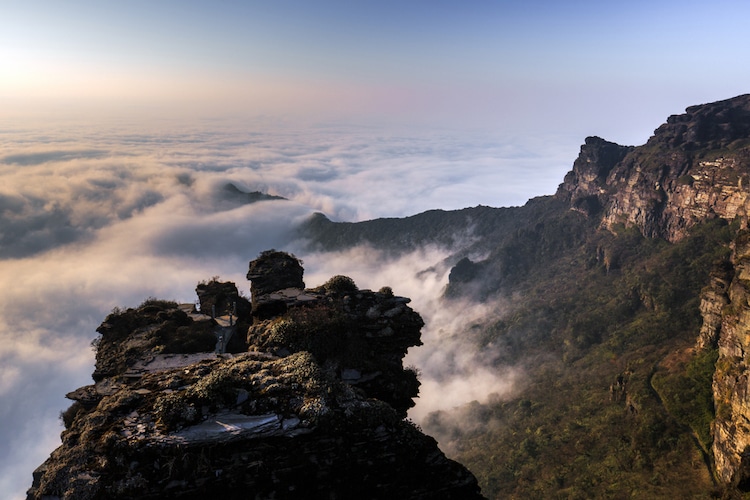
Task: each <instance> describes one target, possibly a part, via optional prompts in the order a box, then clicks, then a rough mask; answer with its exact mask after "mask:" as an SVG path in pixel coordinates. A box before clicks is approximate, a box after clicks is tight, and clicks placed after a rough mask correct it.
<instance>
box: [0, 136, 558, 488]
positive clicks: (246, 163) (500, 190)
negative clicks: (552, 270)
mask: <svg viewBox="0 0 750 500" xmlns="http://www.w3.org/2000/svg"><path fill="white" fill-rule="evenodd" d="M261 125H262V126H261ZM0 133H1V134H2V137H3V141H2V142H0V290H1V291H0V421H2V422H3V426H2V427H3V428H2V429H0V450H3V451H2V454H0V471H2V472H0V491H3V492H9V495H10V498H17V497H18V498H20V497H22V495H23V492H24V491H25V489H26V488H27V487H28V486H29V485H30V481H31V471H32V470H33V469H34V467H36V466H37V465H39V464H40V463H41V462H42V461H43V460H44V459H45V458H46V456H47V455H48V454H49V453H50V451H51V450H52V449H53V448H54V447H55V446H56V445H57V444H58V443H59V437H58V436H59V433H60V431H61V425H60V423H59V421H58V414H59V412H60V411H61V410H63V409H65V408H66V407H67V406H68V402H67V401H66V400H64V399H63V397H62V396H63V395H64V394H65V393H66V392H69V391H71V390H73V389H75V388H77V387H79V386H81V385H85V384H88V383H90V381H91V379H90V374H91V372H92V371H93V352H92V350H91V349H90V347H89V345H90V342H91V341H92V340H93V339H94V338H95V337H96V333H95V328H96V326H97V325H98V324H99V323H100V322H101V321H102V320H103V319H104V317H105V316H106V314H107V313H108V312H109V311H110V310H111V309H112V308H113V307H116V306H117V307H128V306H135V305H137V304H139V303H140V302H141V301H143V300H144V299H145V298H147V297H149V296H157V297H161V298H167V299H174V300H178V301H184V302H192V301H194V299H195V297H194V293H193V289H194V287H195V285H196V283H197V282H198V281H200V280H202V279H206V278H209V277H211V276H215V275H219V276H221V277H222V278H223V279H231V280H233V281H235V282H236V283H237V284H238V286H239V288H240V289H245V290H247V286H248V285H247V283H246V280H245V278H244V273H245V270H246V266H247V262H248V261H249V260H251V259H253V258H255V257H256V256H257V255H258V254H259V253H260V252H261V251H263V250H266V249H268V248H278V249H287V250H291V251H295V253H297V255H298V256H300V257H302V258H303V259H304V260H305V267H306V271H307V277H306V281H307V283H308V285H309V286H314V285H317V284H321V283H323V282H324V281H325V280H327V279H328V278H329V277H330V276H332V275H334V274H348V275H350V276H351V277H352V278H354V279H355V281H356V282H357V284H358V285H359V286H360V287H362V288H374V289H377V288H380V287H381V286H385V285H388V286H391V287H392V288H393V289H394V291H395V292H396V293H397V294H400V295H404V296H409V297H412V298H413V299H414V301H413V304H412V305H413V306H414V308H415V309H416V310H417V311H418V312H420V313H421V314H422V315H423V316H424V317H425V319H426V321H427V327H426V328H425V332H424V340H425V346H424V347H423V348H421V349H418V350H415V351H414V352H413V353H410V355H409V359H408V362H409V363H412V364H414V365H416V366H417V368H419V369H420V370H421V371H422V381H423V387H422V396H421V399H420V402H419V405H418V406H417V408H416V409H415V410H414V414H413V417H414V418H417V419H418V418H421V416H423V415H424V414H425V413H426V412H428V411H430V410H433V409H439V408H441V409H445V408H450V407H452V406H455V405H459V404H462V403H465V402H468V401H471V400H474V399H479V400H481V399H482V398H484V397H486V396H487V395H488V394H490V393H498V394H502V393H504V392H507V391H508V390H509V389H510V387H511V386H512V382H513V376H514V374H513V373H512V372H503V373H502V374H500V375H497V374H496V373H495V372H494V371H493V368H492V366H493V359H492V356H491V355H487V356H485V357H484V358H480V357H477V356H476V353H474V352H473V351H471V350H470V349H465V348H463V347H462V343H461V339H460V335H459V333H460V330H461V328H462V325H463V324H464V323H465V322H466V321H467V320H471V316H473V315H476V316H481V315H482V314H484V313H485V312H486V311H484V310H480V309H476V310H471V309H468V308H466V307H463V308H462V311H463V312H462V314H463V316H461V315H459V314H458V313H457V312H456V311H451V310H450V309H448V308H446V306H445V305H442V304H440V303H439V301H438V300H437V297H438V296H439V294H440V292H441V290H442V287H443V286H444V285H445V280H446V279H447V278H446V274H445V272H446V270H444V271H443V272H441V273H435V274H432V275H430V274H426V275H421V276H420V277H419V278H417V277H416V276H417V272H419V271H421V270H423V269H425V268H426V267H429V266H430V265H432V264H435V263H437V262H440V261H441V260H442V259H443V258H444V256H445V255H446V254H445V249H423V250H422V251H421V252H418V253H416V254H413V255H409V256H405V257H403V258H402V259H400V260H398V261H390V262H388V261H385V260H384V259H383V257H382V256H381V255H380V254H378V253H377V252H374V251H372V250H368V249H353V250H351V251H349V252H345V253H340V254H333V255H331V254H328V255H306V254H304V252H302V250H300V249H301V248H302V246H301V245H298V244H297V242H295V240H294V239H295V235H294V227H295V226H296V225H297V224H298V223H299V222H300V221H301V220H303V219H304V218H305V217H307V216H308V215H309V214H311V213H312V212H314V211H322V212H324V213H326V214H327V215H329V216H330V217H331V218H333V219H339V220H363V219H368V218H374V217H382V216H405V215H411V214H414V213H418V212H420V211H423V210H426V209H431V208H445V209H452V208H461V207H464V206H473V205H477V204H487V205H495V206H502V205H511V204H519V203H522V202H523V201H525V199H526V198H528V197H529V196H532V195H536V194H545V193H550V192H552V190H554V187H555V186H556V184H557V182H559V180H560V179H561V178H562V173H563V172H564V170H565V166H564V162H563V160H562V159H561V156H563V154H564V151H563V152H560V151H561V150H560V149H555V148H554V147H551V146H550V145H549V144H551V143H548V149H539V150H538V151H534V148H535V147H536V146H537V145H534V144H528V145H527V146H526V147H525V148H524V147H519V146H509V145H508V141H502V140H500V139H498V138H492V137H491V136H488V135H486V134H484V135H476V136H471V135H465V136H461V135H459V134H451V133H449V132H447V131H439V132H432V133H424V134H422V135H410V136H405V135H399V134H398V133H395V132H394V131H387V130H380V129H346V130H345V129H343V128H341V127H334V126H328V127H318V128H304V129H303V128H294V127H291V126H289V125H287V124H283V123H281V124H280V123H274V124H271V125H270V126H269V124H268V123H263V124H260V125H259V124H258V123H255V124H248V123H228V122H211V123H205V124H204V125H203V126H201V127H197V126H184V125H177V124H168V123H167V124H165V123H158V124H156V125H151V126H149V127H144V126H143V124H140V123H133V124H129V123H99V124H96V126H94V125H91V124H88V123H83V122H82V123H78V124H75V123H73V124H70V123H68V124H65V126H62V125H60V126H58V125H56V124H54V123H45V124H44V125H40V124H33V126H32V125H25V126H22V125H18V124H13V125H10V124H5V125H3V126H1V127H0ZM563 150H564V148H563ZM568 159H569V158H568ZM228 185H233V186H235V187H236V188H238V189H239V190H240V191H244V192H252V191H262V192H265V193H268V194H272V195H277V196H282V197H284V198H287V199H288V201H279V200H272V201H260V202H256V203H251V204H247V203H245V202H244V201H245V200H243V199H242V198H243V197H242V196H241V195H240V196H238V195H237V194H236V192H235V193H234V195H232V194H231V193H229V192H228V191H227V186H228ZM467 314H468V316H467Z"/></svg>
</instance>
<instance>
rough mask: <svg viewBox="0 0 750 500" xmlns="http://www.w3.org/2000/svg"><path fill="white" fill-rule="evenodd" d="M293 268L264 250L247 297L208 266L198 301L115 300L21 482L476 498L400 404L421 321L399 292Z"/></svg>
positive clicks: (227, 492) (410, 394)
mask: <svg viewBox="0 0 750 500" xmlns="http://www.w3.org/2000/svg"><path fill="white" fill-rule="evenodd" d="M302 277H303V269H302V266H301V264H300V261H299V260H298V259H296V258H295V257H294V256H292V255H290V254H287V253H283V252H277V251H273V250H271V251H267V252H263V253H262V254H261V255H260V256H259V258H258V259H257V260H254V261H252V262H250V268H249V271H248V279H250V280H251V282H252V285H251V292H252V303H250V302H249V301H248V300H247V299H245V298H244V297H243V296H242V295H240V294H239V293H238V291H237V288H236V286H235V285H234V284H233V283H227V282H219V281H216V280H212V281H210V282H208V283H201V284H199V285H198V287H197V289H196V292H197V293H198V298H199V302H200V311H197V310H195V308H194V307H193V305H192V304H185V305H181V304H177V303H175V302H169V301H163V300H156V299H149V300H147V301H146V302H144V303H143V304H142V305H141V306H139V307H138V308H135V309H127V310H124V311H123V310H116V311H113V312H112V314H110V315H109V316H108V317H107V318H106V320H105V321H104V323H102V325H101V326H100V327H99V328H98V330H97V331H98V332H99V333H100V334H101V336H100V337H99V338H98V339H97V340H96V342H95V344H94V345H95V348H96V369H95V371H94V374H93V378H94V381H95V384H93V385H89V386H85V387H81V388H80V389H78V390H76V391H74V392H71V393H69V394H68V395H67V397H68V398H70V399H72V400H73V401H74V403H73V404H72V406H71V407H70V408H69V409H67V410H66V411H65V412H64V413H63V414H62V419H63V421H64V424H65V430H64V431H63V433H62V445H61V446H60V447H59V448H58V449H57V450H55V451H54V452H53V453H52V455H51V456H50V458H49V459H48V460H47V461H46V462H45V463H44V464H42V465H41V466H40V467H39V468H38V469H37V470H36V471H35V472H34V475H33V476H34V477H33V485H32V487H31V489H30V490H29V492H28V498H29V499H54V498H59V499H71V500H72V499H76V500H79V499H100V498H101V499H113V498H122V499H126V498H127V499H165V498H180V499H206V498H228V499H231V498H300V499H308V498H321V499H322V498H326V499H329V498H342V499H343V498H387V499H397V498H398V499H400V498H416V499H425V500H427V499H433V498H445V499H453V498H455V499H472V498H477V499H479V498H483V497H482V496H481V495H480V493H479V487H478V485H477V480H476V478H475V477H474V476H473V475H472V474H471V473H470V472H468V471H467V470H466V469H465V468H464V467H463V466H461V465H459V464H458V463H456V462H454V461H452V460H449V459H447V458H446V457H445V455H443V453H442V452H441V451H440V450H439V449H438V447H437V443H436V442H435V440H434V439H432V438H430V437H428V436H426V435H424V434H423V433H422V432H421V431H420V430H419V429H418V428H417V427H416V426H414V425H413V424H412V423H411V422H409V421H408V420H405V416H406V410H407V409H408V408H410V407H412V406H413V405H414V403H413V398H414V397H415V396H416V395H417V393H418V389H419V382H418V380H417V376H416V373H415V372H414V371H413V370H411V369H404V367H403V364H402V359H403V357H404V355H405V354H406V350H407V349H408V348H409V347H412V346H417V345H420V344H421V342H420V330H421V327H422V326H423V322H422V319H421V318H420V316H419V314H417V313H416V312H414V311H413V310H412V309H411V308H410V307H409V306H408V305H407V304H408V303H409V299H407V298H404V297H398V296H395V295H394V294H393V292H392V291H391V289H390V288H388V287H385V288H383V289H381V290H380V291H378V292H373V291H370V290H359V289H358V288H357V287H356V285H355V284H354V282H353V281H352V280H351V279H350V278H347V277H345V276H335V277H333V278H331V279H330V280H329V281H328V282H327V283H325V284H324V285H322V286H320V287H318V288H314V289H305V284H304V282H303V279H302Z"/></svg>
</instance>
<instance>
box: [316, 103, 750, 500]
mask: <svg viewBox="0 0 750 500" xmlns="http://www.w3.org/2000/svg"><path fill="white" fill-rule="evenodd" d="M749 183H750V95H742V96H738V97H735V98H732V99H728V100H724V101H719V102H714V103H709V104H703V105H698V106H691V107H689V108H687V110H686V112H685V113H683V114H680V115H674V116H671V117H669V118H668V119H667V121H666V123H664V124H663V125H661V126H659V127H658V128H657V129H656V130H655V132H654V134H653V136H652V137H651V138H650V139H649V140H648V142H647V143H646V144H644V145H641V146H637V147H634V146H621V145H618V144H615V143H612V142H609V141H606V140H604V139H601V138H598V137H589V138H587V139H586V140H585V143H584V145H583V146H582V147H581V151H580V154H579V156H578V158H577V159H576V160H575V162H574V164H573V168H572V170H571V171H570V172H569V173H568V174H567V175H566V176H565V179H564V181H563V183H562V184H561V185H560V187H559V189H558V191H557V193H556V194H555V195H554V196H551V197H540V198H536V199H533V200H530V201H529V203H527V204H526V205H525V206H522V207H513V208H508V209H494V208H490V207H476V208H472V209H464V210H461V211H454V212H445V213H437V212H426V213H424V214H419V215H416V216H413V217H409V218H405V219H395V220H390V219H380V220H376V221H368V222H363V223H356V224H337V223H333V222H331V221H328V220H327V219H325V217H323V216H317V217H315V218H313V219H312V220H311V221H310V223H309V224H308V225H307V226H306V227H305V231H304V235H305V236H307V237H308V238H310V239H311V240H312V242H313V244H314V245H315V246H316V247H322V248H331V249H335V248H340V247H342V246H347V245H355V244H360V243H366V244H368V245H372V246H375V247H379V248H384V249H386V250H388V251H396V252H398V251H408V250H410V249H412V248H415V247H417V246H419V245H420V244H424V243H425V242H427V243H429V242H437V243H439V244H442V245H445V246H446V247H450V248H452V249H453V252H452V254H451V255H450V256H449V257H448V258H447V259H446V261H445V263H444V264H445V265H447V266H449V267H451V268H452V270H451V272H450V273H449V276H450V277H449V284H448V287H447V288H446V293H445V296H446V297H448V298H459V299H461V300H465V299H467V298H470V299H474V300H480V301H494V300H496V299H498V298H499V299H500V300H501V303H502V304H503V311H504V315H503V317H502V318H501V319H499V320H497V321H492V320H488V321H487V323H486V324H483V325H479V326H476V327H475V328H474V331H475V335H474V336H469V335H467V339H468V338H471V341H472V342H474V343H476V344H477V345H478V346H479V347H480V348H481V349H487V350H493V352H496V356H497V358H498V359H501V358H502V359H504V360H506V362H507V363H510V364H513V363H518V364H522V365H524V366H526V368H527V375H528V380H529V381H532V382H529V383H530V386H529V387H527V389H526V392H525V393H524V396H523V397H524V398H526V400H518V401H512V402H508V403H497V404H494V405H492V404H489V405H486V406H479V407H478V408H479V409H477V408H474V409H473V410H472V412H473V413H475V414H481V415H483V416H482V418H483V419H497V420H499V421H502V422H504V423H505V424H504V425H506V426H507V428H508V429H514V427H513V426H514V425H516V426H517V428H520V429H526V430H527V431H528V429H533V428H534V427H533V425H537V426H538V428H537V432H539V433H540V435H541V437H539V436H537V438H535V439H534V440H533V446H531V447H530V448H529V450H527V451H526V452H524V446H530V445H529V442H528V440H529V439H530V437H528V436H527V437H526V438H520V437H518V436H520V435H523V434H522V433H520V432H516V431H514V430H509V431H507V432H506V431H504V430H502V429H501V428H500V427H495V428H493V429H492V430H487V431H482V432H477V433H472V432H465V431H463V430H462V429H460V428H457V427H455V426H453V427H451V426H450V425H446V424H443V423H440V424H439V425H438V424H436V425H434V426H433V427H432V429H431V431H433V429H434V431H435V432H438V431H440V432H445V433H446V435H449V436H460V440H462V443H468V442H471V441H472V440H473V441H474V442H475V443H477V444H475V445H466V444H462V445H461V446H459V448H463V451H459V452H458V456H461V459H462V461H465V463H467V464H470V465H471V467H472V470H474V471H477V474H478V475H479V476H480V477H483V478H485V479H484V480H485V482H484V483H483V486H484V487H485V488H487V490H486V491H487V492H488V494H490V495H493V494H494V495H497V496H500V497H503V496H516V497H519V498H521V497H529V496H543V495H542V492H544V494H546V495H547V496H549V492H550V491H557V492H559V493H560V495H561V496H566V495H570V496H572V497H575V496H576V494H577V495H580V496H581V497H600V496H609V495H612V494H613V493H612V491H610V490H607V489H606V486H605V485H607V484H610V485H615V484H618V485H620V486H621V487H622V485H624V484H630V485H631V487H632V488H633V489H639V491H641V492H643V491H646V490H648V488H652V489H651V490H648V493H643V495H644V496H645V497H650V498H661V497H669V496H670V495H671V497H674V491H675V489H676V488H680V487H681V486H680V483H681V482H683V483H684V482H685V481H686V479H685V478H686V477H687V476H690V477H691V478H692V479H694V480H696V483H695V487H696V488H700V489H701V491H709V490H710V488H712V487H713V486H711V485H714V486H716V487H717V488H719V489H720V490H721V491H722V493H716V492H714V493H716V494H717V495H721V494H724V493H726V492H729V493H726V494H728V495H730V496H731V495H733V494H734V493H732V492H736V490H737V488H739V490H740V491H745V490H750V459H749V458H748V457H750V425H748V422H750V405H748V404H747V399H748V394H750V372H748V366H750V354H748V347H750V312H749V311H750V306H748V304H750V293H748V288H749V287H750V281H749V280H750V271H748V265H747V262H748V259H749V258H750V244H748V240H749V239H750V238H749V237H748V235H747V228H748V213H749V212H750V185H749ZM644 236H645V238H644ZM667 242H668V243H667ZM730 248H731V250H730ZM701 289H702V290H701ZM490 303H491V302H490ZM696 337H697V338H698V340H697V341H695V338H696ZM498 346H500V347H498ZM717 357H718V360H716V358H717ZM527 358H533V359H534V362H533V365H534V368H528V365H529V363H525V364H524V362H525V359H527ZM541 359H544V360H545V361H540V360H541ZM605 360H606V361H605ZM714 361H715V363H714ZM555 363H561V364H562V365H564V366H565V368H564V369H559V368H558V366H557V365H556V364H555ZM550 373H556V375H555V376H554V377H551V376H550V375H549V374H550ZM625 374H627V375H625ZM597 378H598V379H603V380H606V379H608V378H609V379H610V382H608V383H607V384H599V385H597V384H596V383H595V382H592V383H591V384H590V385H589V384H588V383H587V382H585V381H584V380H596V379H597ZM533 380H539V381H540V382H539V385H538V386H534V385H533V384H534V382H533ZM711 380H712V383H711ZM542 381H543V382H542ZM612 381H614V383H613V382H612ZM565 384H567V385H566V387H567V390H568V391H570V392H569V393H568V394H569V396H568V397H567V398H565V400H564V401H562V402H558V401H557V399H558V391H557V389H555V388H556V387H559V386H563V385H565ZM612 384H614V385H612ZM608 387H609V388H610V389H611V388H612V387H622V388H625V387H626V388H627V397H623V398H622V401H627V403H626V404H625V407H626V409H625V411H626V413H625V414H624V415H625V416H622V415H619V414H617V413H616V412H614V410H612V412H613V413H611V414H609V413H607V411H610V410H611V409H610V408H607V407H606V406H605V407H604V408H603V407H602V406H599V405H596V404H594V403H590V402H591V401H595V400H596V398H597V397H601V396H602V394H606V392H607V390H608ZM615 399H617V398H615ZM570 401H575V404H574V405H572V406H571V405H570V404H569V403H570ZM530 402H533V405H536V406H535V407H537V408H539V410H538V412H537V413H536V414H529V413H526V412H524V411H521V409H522V408H527V406H523V405H529V404H532V403H530ZM712 403H713V404H712ZM556 404H559V405H560V407H559V408H557V407H556V406H555V405H556ZM587 405H589V406H587ZM581 408H586V411H582V410H581ZM576 409H578V410H576ZM576 411H580V413H579V414H578V416H576ZM598 412H601V414H599V415H597V416H596V417H593V416H592V415H594V414H597V413H598ZM517 415H521V416H518V417H517ZM590 416H591V418H589V417H590ZM451 418H453V417H451ZM451 418H446V421H448V422H450V421H451ZM460 418H463V417H460ZM433 422H438V423H439V422H441V419H440V418H435V419H434V420H433ZM530 422H534V423H535V424H532V423H530ZM561 426H562V427H564V429H563V430H562V431H559V432H550V433H549V434H544V432H543V431H544V430H546V429H549V428H555V429H558V430H559V429H560V428H561ZM446 427H447V428H448V430H446ZM498 429H501V430H498ZM603 429H606V431H604V430H603ZM578 430H581V434H580V435H579V434H577V432H578ZM572 436H575V437H572ZM591 436H596V438H595V439H593V438H591ZM453 439H459V438H455V437H453ZM587 440H588V441H587ZM691 440H692V443H693V444H692V445H691V446H687V445H685V443H686V442H688V441H691ZM489 442H494V443H500V444H497V445H496V446H502V447H504V448H503V449H505V450H507V449H511V450H513V451H512V453H511V455H506V456H505V457H506V458H503V459H500V458H498V457H499V456H500V450H499V449H495V448H493V447H492V445H487V443H489ZM583 442H588V445H587V446H585V447H583V446H581V449H570V447H571V443H577V446H578V445H579V444H580V443H583ZM485 448H487V450H488V451H487V452H484V451H483V450H484V449H485ZM566 453H568V455H567V456H566ZM691 454H695V456H694V457H693V456H692V455H691ZM548 456H554V459H551V460H547V459H546V457H548ZM591 457H596V458H595V459H594V458H591ZM666 457H670V458H666ZM678 457H679V458H678ZM686 457H692V458H686ZM698 457H700V458H698ZM660 461H661V462H660ZM698 463H703V464H704V465H707V466H706V467H705V469H703V472H700V473H699V472H697V468H696V464H698ZM488 464H491V465H488ZM599 464H609V465H607V466H606V467H604V469H606V470H599V469H598V467H599ZM677 464H679V465H677ZM509 471H510V472H509ZM530 471H534V472H533V473H532V472H530ZM674 471H679V472H676V473H675V472H674ZM708 471H710V472H711V474H708ZM673 473H674V477H672V476H670V475H671V474H673ZM711 476H713V477H711ZM549 477H553V478H555V479H554V481H553V480H549V481H548V482H545V478H549ZM670 481H671V482H670ZM667 484H669V488H667V487H666V486H665V485H667ZM571 485H575V486H571ZM490 488H492V490H490ZM571 488H578V489H579V490H580V491H577V492H576V494H573V493H571ZM660 488H662V489H661V490H660ZM722 488H727V489H726V490H723V489H722Z"/></svg>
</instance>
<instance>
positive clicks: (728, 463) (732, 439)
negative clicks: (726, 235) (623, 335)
mask: <svg viewBox="0 0 750 500" xmlns="http://www.w3.org/2000/svg"><path fill="white" fill-rule="evenodd" d="M732 246H733V251H732V256H731V264H732V265H731V266H730V267H729V268H728V269H723V270H720V271H718V272H717V273H714V274H713V275H712V280H711V284H710V285H709V286H708V287H706V289H704V292H703V296H702V301H701V312H702V314H703V327H702V329H701V335H700V337H699V339H698V346H699V347H703V348H705V347H710V346H713V347H718V350H719V358H718V360H717V362H716V369H715V372H714V378H713V394H714V405H715V408H716V418H715V420H714V423H713V456H714V461H715V470H716V475H717V477H718V479H719V480H720V481H721V482H722V483H724V484H728V485H732V486H735V487H738V488H739V489H740V490H742V491H748V490H749V489H750V428H748V426H747V422H748V420H749V419H750V397H749V396H750V358H749V354H748V353H749V352H750V234H748V233H743V234H741V235H740V236H739V237H738V238H737V239H736V240H735V241H734V242H733V245H732Z"/></svg>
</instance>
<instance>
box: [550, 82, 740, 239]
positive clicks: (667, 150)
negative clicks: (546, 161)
mask: <svg viewBox="0 0 750 500" xmlns="http://www.w3.org/2000/svg"><path fill="white" fill-rule="evenodd" d="M748 182H750V95H743V96H739V97H735V98H733V99H728V100H726V101H719V102H715V103H711V104H705V105H700V106H691V107H689V108H687V110H686V113H685V114H682V115H673V116H670V117H669V119H668V120H667V123H665V124H663V125H661V126H660V127H659V128H658V129H656V131H655V132H654V135H653V136H652V137H651V138H650V139H649V140H648V142H647V143H646V144H645V145H643V146H639V147H637V148H633V147H624V146H618V145H617V144H613V143H610V142H607V141H604V140H603V139H600V138H597V137H589V138H587V139H586V143H585V144H584V145H583V146H582V147H581V153H580V155H579V157H578V159H577V160H576V162H575V163H574V165H573V170H572V171H571V172H570V173H569V174H568V175H567V176H566V177H565V181H564V182H563V184H562V185H561V186H560V189H559V190H558V193H557V196H558V197H562V198H564V199H567V200H569V201H570V202H571V204H572V206H573V207H574V208H576V209H578V210H581V211H583V212H584V213H586V214H588V215H592V214H595V213H596V214H597V215H598V214H599V211H601V217H602V223H603V225H604V226H605V227H608V228H613V227H615V226H616V225H617V224H619V223H627V224H634V225H636V226H638V227H639V228H640V229H641V231H642V232H643V234H645V235H647V236H652V237H661V238H665V239H667V240H669V241H677V240H679V239H680V238H682V237H684V236H685V235H686V234H687V230H688V229H689V228H690V227H692V226H693V225H695V224H696V223H697V222H699V221H702V220H705V219H706V218H712V217H721V218H723V219H727V220H733V219H734V218H735V217H741V218H743V219H745V218H746V217H747V213H748V208H750V189H748Z"/></svg>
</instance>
